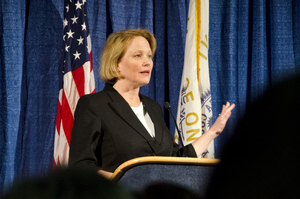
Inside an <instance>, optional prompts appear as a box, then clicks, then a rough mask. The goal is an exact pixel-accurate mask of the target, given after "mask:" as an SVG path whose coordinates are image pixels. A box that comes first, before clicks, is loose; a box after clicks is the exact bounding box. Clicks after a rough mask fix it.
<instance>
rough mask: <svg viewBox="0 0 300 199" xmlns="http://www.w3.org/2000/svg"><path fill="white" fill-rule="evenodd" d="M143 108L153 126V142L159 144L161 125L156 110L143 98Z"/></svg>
mask: <svg viewBox="0 0 300 199" xmlns="http://www.w3.org/2000/svg"><path fill="white" fill-rule="evenodd" d="M142 101H143V104H144V108H145V109H146V111H147V112H148V114H149V116H150V118H151V120H152V122H153V124H154V129H155V140H156V142H158V143H160V142H161V140H162V125H161V122H164V121H160V119H159V118H161V117H160V116H159V113H158V112H157V111H156V109H155V108H154V107H153V106H152V105H151V103H150V102H149V101H148V100H147V99H146V98H145V99H142Z"/></svg>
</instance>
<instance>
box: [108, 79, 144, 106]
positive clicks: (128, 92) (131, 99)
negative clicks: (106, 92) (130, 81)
mask: <svg viewBox="0 0 300 199" xmlns="http://www.w3.org/2000/svg"><path fill="white" fill-rule="evenodd" d="M113 87H114V89H116V90H117V91H118V93H120V95H121V96H122V97H123V98H124V99H125V100H126V102H127V103H128V104H129V106H131V107H138V106H139V105H140V104H141V100H140V97H139V91H140V87H136V88H135V87H128V86H127V85H126V84H124V83H121V82H119V81H118V82H116V83H115V84H114V86H113Z"/></svg>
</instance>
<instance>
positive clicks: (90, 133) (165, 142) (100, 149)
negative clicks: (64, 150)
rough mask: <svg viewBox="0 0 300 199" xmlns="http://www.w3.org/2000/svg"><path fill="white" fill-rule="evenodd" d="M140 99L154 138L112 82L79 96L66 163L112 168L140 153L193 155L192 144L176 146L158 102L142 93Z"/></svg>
mask: <svg viewBox="0 0 300 199" xmlns="http://www.w3.org/2000/svg"><path fill="white" fill-rule="evenodd" d="M140 99H141V100H142V102H143V105H144V108H145V110H146V111H147V112H148V114H149V116H150V118H151V120H152V122H153V123H154V128H155V138H152V137H151V136H150V134H149V133H148V131H147V130H146V129H145V127H144V126H143V124H142V123H141V122H140V121H139V119H138V118H137V116H136V115H135V114H134V112H133V111H132V109H131V108H130V106H129V104H128V103H127V102H126V101H125V100H124V98H123V97H122V96H121V95H120V94H119V93H118V92H117V91H116V90H115V89H114V88H113V87H112V85H109V84H106V86H105V88H104V89H103V91H101V92H98V93H95V94H89V95H84V96H82V97H81V98H80V99H79V101H78V104H77V107H76V111H75V116H74V118H75V120H74V126H73V130H72V136H71V144H70V153H69V165H81V166H90V167H95V168H97V169H102V170H105V171H110V172H113V171H114V170H115V169H116V168H117V167H118V166H119V165H121V164H122V163H123V162H125V161H127V160H130V159H132V158H136V157H141V156H188V157H196V152H195V150H194V148H193V146H192V145H187V146H185V147H183V148H181V149H179V147H178V145H177V144H176V143H175V142H174V141H173V137H172V136H171V134H170V132H169V129H168V128H167V126H166V124H165V122H164V118H163V112H162V109H161V107H160V105H159V104H158V103H157V102H155V101H154V100H152V99H150V98H149V97H146V96H144V95H141V94H140Z"/></svg>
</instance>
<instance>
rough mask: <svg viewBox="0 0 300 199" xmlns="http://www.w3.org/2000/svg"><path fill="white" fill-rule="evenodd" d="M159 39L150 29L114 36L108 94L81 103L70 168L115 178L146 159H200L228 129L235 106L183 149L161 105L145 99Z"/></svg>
mask: <svg viewBox="0 0 300 199" xmlns="http://www.w3.org/2000/svg"><path fill="white" fill-rule="evenodd" d="M155 50H156V40H155V38H154V36H153V35H152V34H151V33H150V32H149V31H147V30H144V29H134V30H125V31H119V32H115V33H112V34H111V35H110V36H109V37H108V39H107V42H106V44H105V46H104V49H103V52H102V55H101V68H100V76H101V78H102V80H104V81H105V82H107V84H106V86H105V88H104V89H103V91H101V92H98V93H96V94H90V95H85V96H82V97H81V98H80V100H79V101H78V104H77V107H76V111H75V121H74V126H73V131H72V137H71V146H70V155H69V164H70V165H82V166H89V167H94V168H97V169H99V172H100V173H101V174H104V175H106V176H110V175H111V174H112V172H114V170H115V169H116V168H117V167H118V166H119V165H120V164H122V163H123V162H125V161H127V160H130V159H132V158H136V157H141V156H151V155H152V156H184V157H197V156H200V155H201V154H202V152H203V151H204V150H205V149H206V148H207V146H208V145H209V143H210V142H211V141H212V140H213V139H214V138H215V137H216V136H217V135H218V134H219V133H221V132H222V130H223V129H224V127H225V124H226V122H227V120H228V118H229V117H230V114H231V110H232V109H233V108H234V104H233V105H230V104H229V103H227V104H226V105H224V106H223V110H222V113H221V114H220V116H219V117H218V119H217V120H216V122H215V124H214V125H213V126H212V127H211V129H210V130H209V131H207V132H206V133H205V134H204V135H203V136H201V137H200V138H198V139H197V140H195V141H194V142H193V143H192V144H189V145H187V146H185V147H183V148H181V149H179V147H178V145H177V144H176V143H174V142H173V138H172V136H171V134H170V132H169V130H168V128H167V126H166V124H165V122H164V118H163V113H162V109H161V107H160V105H159V104H158V103H157V102H155V101H154V100H152V99H150V98H148V97H146V96H144V95H141V94H140V93H139V89H140V87H141V86H144V85H146V84H148V83H149V81H150V77H151V71H152V68H153V61H152V58H153V55H154V53H155Z"/></svg>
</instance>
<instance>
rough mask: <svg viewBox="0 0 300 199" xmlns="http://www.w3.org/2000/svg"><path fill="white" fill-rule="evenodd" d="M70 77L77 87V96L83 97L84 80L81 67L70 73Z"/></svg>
mask: <svg viewBox="0 0 300 199" xmlns="http://www.w3.org/2000/svg"><path fill="white" fill-rule="evenodd" d="M72 76H73V79H74V82H75V84H76V87H77V91H78V94H79V96H82V95H84V94H85V93H84V85H85V80H84V70H83V67H82V66H81V67H79V68H77V69H76V70H73V71H72Z"/></svg>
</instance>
